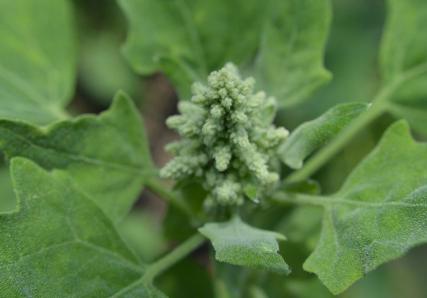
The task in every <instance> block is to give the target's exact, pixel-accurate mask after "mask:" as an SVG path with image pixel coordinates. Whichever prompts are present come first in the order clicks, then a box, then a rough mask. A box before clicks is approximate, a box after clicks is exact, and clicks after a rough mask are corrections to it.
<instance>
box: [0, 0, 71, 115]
mask: <svg viewBox="0 0 427 298" xmlns="http://www.w3.org/2000/svg"><path fill="white" fill-rule="evenodd" d="M70 5H71V4H70V2H69V1H66V0H56V1H51V0H40V1H28V0H14V1H6V0H3V1H0V40H1V42H0V118H7V119H20V120H27V121H31V122H33V123H48V122H50V121H52V120H56V119H61V118H64V115H65V114H64V110H63V108H64V107H65V105H66V104H67V103H68V101H69V100H70V99H71V96H72V94H73V89H74V77H75V64H76V63H75V44H74V32H73V26H72V25H73V22H72V13H71V7H70Z"/></svg>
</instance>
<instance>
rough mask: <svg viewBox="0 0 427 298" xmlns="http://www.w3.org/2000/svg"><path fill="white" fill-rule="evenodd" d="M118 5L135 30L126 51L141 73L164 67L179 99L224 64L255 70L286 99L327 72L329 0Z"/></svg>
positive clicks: (142, 0) (293, 99) (132, 1)
mask: <svg viewBox="0 0 427 298" xmlns="http://www.w3.org/2000/svg"><path fill="white" fill-rule="evenodd" d="M119 3H120V5H121V7H122V9H123V11H124V13H125V15H126V16H127V19H128V22H129V28H130V29H129V33H128V38H127V41H126V44H125V46H124V48H123V52H124V55H125V57H126V58H127V60H128V61H129V63H130V64H131V65H132V67H133V68H134V69H135V70H136V71H137V72H138V73H140V74H143V75H150V74H153V73H155V72H158V71H162V72H164V73H165V74H166V75H167V76H168V77H169V78H170V79H171V81H172V83H173V84H174V85H175V87H176V88H177V90H178V92H179V94H180V97H181V99H188V97H189V96H190V86H191V83H192V82H194V81H203V80H205V78H206V76H207V74H208V73H209V72H211V71H213V70H216V69H219V68H221V67H222V66H223V65H224V64H225V63H227V62H233V63H235V64H236V65H239V66H240V67H242V69H244V70H247V73H248V74H249V75H253V76H255V77H256V78H257V79H258V80H259V82H260V86H259V87H262V88H266V91H268V93H271V94H272V95H275V96H277V97H278V99H279V102H280V103H282V104H283V105H290V104H295V103H297V102H299V101H301V100H303V99H304V98H306V97H307V95H308V94H309V93H310V92H311V91H313V90H314V89H315V88H316V87H318V86H320V85H321V84H323V83H325V82H326V81H328V80H329V78H330V75H329V73H328V72H327V71H326V70H325V69H324V68H323V50H324V45H325V41H326V36H327V33H328V27H329V22H330V3H329V1H328V0H320V1H319V0H290V1H274V0H267V1H263V2H259V1H256V0H236V1H226V0H221V1H214V0H208V1H206V0H203V1H202V0H193V1H183V0H175V1H164V0H163V1H158V0H120V1H119ZM153 32H155V34H153Z"/></svg>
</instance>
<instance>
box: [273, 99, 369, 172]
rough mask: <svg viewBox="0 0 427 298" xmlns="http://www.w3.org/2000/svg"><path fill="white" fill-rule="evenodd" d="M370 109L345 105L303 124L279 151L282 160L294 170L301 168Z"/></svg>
mask: <svg viewBox="0 0 427 298" xmlns="http://www.w3.org/2000/svg"><path fill="white" fill-rule="evenodd" d="M368 107H369V106H368V104H366V103H345V104H341V105H337V106H335V107H333V108H331V109H329V110H328V111H327V112H326V113H324V114H323V115H321V116H320V117H318V118H316V119H314V120H311V121H308V122H306V123H303V124H302V125H301V126H299V127H298V128H297V129H296V130H294V131H293V132H292V133H291V135H290V136H289V138H288V139H287V140H286V141H285V143H284V144H283V145H282V147H281V148H280V149H279V152H280V156H281V159H282V160H283V162H284V163H286V164H287V165H288V166H290V167H291V168H293V169H299V168H301V167H302V164H303V161H304V159H305V158H306V157H307V156H309V155H310V154H311V153H313V152H314V151H315V150H316V149H318V148H319V147H321V146H323V145H324V144H326V143H327V142H328V141H329V140H330V139H332V138H333V137H335V136H336V135H337V134H338V133H339V132H340V131H341V130H342V129H343V128H345V127H346V126H347V125H348V124H349V123H350V122H351V121H352V120H353V119H354V118H356V117H357V116H359V115H360V114H361V113H363V112H364V111H366V110H367V109H368Z"/></svg>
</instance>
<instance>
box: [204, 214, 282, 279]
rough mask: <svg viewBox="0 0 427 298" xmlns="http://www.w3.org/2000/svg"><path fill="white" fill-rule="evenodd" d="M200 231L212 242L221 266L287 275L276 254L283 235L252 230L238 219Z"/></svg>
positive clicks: (207, 226) (205, 226) (205, 227)
mask: <svg viewBox="0 0 427 298" xmlns="http://www.w3.org/2000/svg"><path fill="white" fill-rule="evenodd" d="M199 231H200V233H202V234H203V235H204V236H206V237H207V238H209V239H210V240H211V241H212V244H213V246H214V248H215V258H216V259H217V260H218V261H220V262H226V263H230V264H233V265H240V266H248V267H256V268H264V269H268V270H271V271H275V272H279V273H285V274H287V273H289V272H290V269H289V267H288V265H287V264H286V263H285V261H284V260H283V258H282V257H281V256H280V254H279V253H278V251H279V245H278V243H277V239H279V240H284V239H285V237H284V236H283V235H282V234H279V233H275V232H270V231H266V230H261V229H257V228H254V227H251V226H249V225H248V224H246V223H244V222H243V221H242V220H241V219H240V218H239V217H237V216H236V217H234V218H232V219H231V220H230V221H228V222H222V223H207V224H205V225H204V226H203V227H201V228H200V229H199Z"/></svg>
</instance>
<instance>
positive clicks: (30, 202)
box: [0, 158, 158, 297]
mask: <svg viewBox="0 0 427 298" xmlns="http://www.w3.org/2000/svg"><path fill="white" fill-rule="evenodd" d="M11 173H12V179H13V182H14V188H15V191H16V194H17V198H18V202H19V210H17V211H15V212H13V213H1V214H0V267H1V268H2V270H0V289H1V295H2V296H3V297H107V296H108V297H110V296H113V295H114V297H155V296H156V295H155V294H156V293H158V292H157V290H156V289H154V288H152V286H151V285H148V286H145V285H143V283H142V282H139V281H140V277H141V275H142V274H143V272H144V269H143V267H142V266H141V264H139V261H138V259H137V258H136V257H135V255H134V254H133V253H132V252H131V251H130V250H129V249H128V248H127V247H126V245H125V244H124V242H123V241H122V239H121V238H120V236H119V235H118V233H117V232H116V230H115V229H114V225H113V223H112V222H111V221H110V220H109V219H108V218H107V217H106V216H105V215H104V213H103V212H102V211H101V210H100V209H99V208H98V206H97V205H96V204H95V203H93V201H91V200H90V199H88V198H87V197H86V196H85V195H84V194H83V193H81V192H79V190H77V189H75V188H74V187H73V186H72V183H70V181H69V178H68V176H67V175H64V173H63V172H53V173H47V172H46V171H45V170H43V169H41V168H40V167H38V166H37V165H35V164H34V163H33V162H31V161H29V160H26V159H23V158H14V159H12V163H11Z"/></svg>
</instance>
